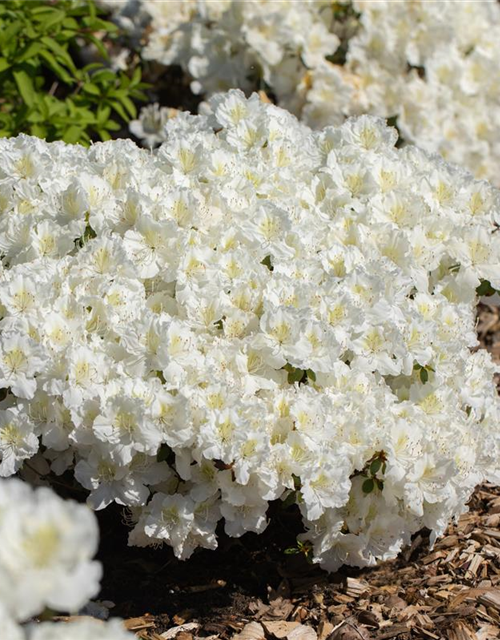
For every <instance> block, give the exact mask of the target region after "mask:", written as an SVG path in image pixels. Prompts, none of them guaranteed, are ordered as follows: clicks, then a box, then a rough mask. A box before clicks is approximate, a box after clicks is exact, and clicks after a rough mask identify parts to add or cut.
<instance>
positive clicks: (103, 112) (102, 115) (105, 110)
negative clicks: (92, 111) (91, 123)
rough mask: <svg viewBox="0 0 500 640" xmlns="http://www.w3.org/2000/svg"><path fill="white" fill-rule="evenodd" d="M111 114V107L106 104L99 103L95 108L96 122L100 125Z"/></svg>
mask: <svg viewBox="0 0 500 640" xmlns="http://www.w3.org/2000/svg"><path fill="white" fill-rule="evenodd" d="M110 114H111V107H109V106H108V105H100V106H99V107H98V109H97V124H98V125H99V126H102V125H104V124H106V120H107V119H108V118H109V116H110Z"/></svg>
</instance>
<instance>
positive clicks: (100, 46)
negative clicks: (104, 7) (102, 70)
mask: <svg viewBox="0 0 500 640" xmlns="http://www.w3.org/2000/svg"><path fill="white" fill-rule="evenodd" d="M85 39H86V40H88V41H89V42H92V44H93V45H95V47H96V49H97V50H98V51H99V53H100V54H101V56H102V57H103V58H104V59H105V60H108V59H109V55H108V51H107V49H106V47H105V46H104V45H103V43H102V42H101V41H100V40H98V39H97V38H96V37H95V36H94V35H93V34H91V33H90V34H85Z"/></svg>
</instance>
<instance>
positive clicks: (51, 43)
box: [41, 36, 76, 72]
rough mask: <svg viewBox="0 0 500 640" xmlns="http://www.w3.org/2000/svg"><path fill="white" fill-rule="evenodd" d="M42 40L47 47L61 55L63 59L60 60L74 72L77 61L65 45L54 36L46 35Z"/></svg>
mask: <svg viewBox="0 0 500 640" xmlns="http://www.w3.org/2000/svg"><path fill="white" fill-rule="evenodd" d="M41 40H42V42H43V44H44V45H45V46H46V47H48V48H49V49H50V50H51V51H52V52H53V53H55V54H56V56H59V58H60V59H61V60H60V62H63V63H64V64H65V65H66V66H67V67H68V69H70V70H71V71H72V72H74V71H76V67H75V63H74V62H73V60H72V59H71V56H70V55H69V53H68V52H67V51H66V49H65V48H64V47H62V46H61V45H60V44H59V43H58V42H57V41H56V40H54V38H49V37H48V36H44V37H43V38H42V39H41Z"/></svg>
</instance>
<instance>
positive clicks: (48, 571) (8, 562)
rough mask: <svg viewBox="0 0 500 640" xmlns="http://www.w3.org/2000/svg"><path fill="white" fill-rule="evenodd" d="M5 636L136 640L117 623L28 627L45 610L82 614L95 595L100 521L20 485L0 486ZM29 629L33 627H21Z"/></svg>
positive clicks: (0, 603)
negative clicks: (95, 558)
mask: <svg viewBox="0 0 500 640" xmlns="http://www.w3.org/2000/svg"><path fill="white" fill-rule="evenodd" d="M0 540H1V541H2V543H1V545H0V630H1V634H2V635H1V637H2V638H3V639H5V640H132V638H134V637H135V636H133V635H132V634H129V633H126V632H125V629H124V628H123V626H122V625H121V623H120V622H119V621H118V620H114V621H112V622H109V623H106V624H104V623H101V622H99V621H95V620H91V619H89V620H86V619H82V620H81V621H80V620H77V621H76V622H72V623H70V624H54V623H53V622H44V623H42V624H38V623H33V624H29V619H30V618H31V617H32V616H35V615H38V614H40V613H43V611H44V609H46V607H50V609H53V610H55V611H78V609H79V608H80V607H82V606H83V605H84V604H85V603H86V602H87V600H88V599H89V598H90V597H92V596H95V595H97V593H98V591H99V580H100V577H101V565H100V564H99V563H98V562H96V561H93V560H92V557H93V555H94V554H95V552H96V550H97V542H98V530H97V521H96V518H95V516H94V515H93V514H92V512H91V511H90V510H89V509H88V508H87V507H86V506H85V505H79V504H77V503H75V502H72V501H67V502H65V501H64V500H62V499H61V498H59V497H58V496H56V495H55V494H54V493H53V492H52V491H51V490H50V489H48V488H46V487H43V488H38V489H36V490H33V489H32V488H31V487H29V485H28V484H27V483H25V482H21V481H20V480H15V479H11V480H2V481H1V483H0ZM20 623H28V624H20Z"/></svg>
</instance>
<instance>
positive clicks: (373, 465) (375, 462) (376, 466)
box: [370, 458, 382, 476]
mask: <svg viewBox="0 0 500 640" xmlns="http://www.w3.org/2000/svg"><path fill="white" fill-rule="evenodd" d="M381 466H382V460H381V458H375V460H373V462H372V463H371V464H370V474H371V475H372V476H374V475H376V473H377V471H379V470H380V467H381Z"/></svg>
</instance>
